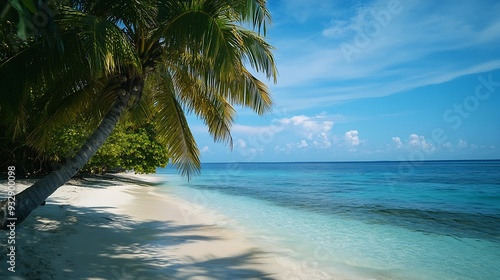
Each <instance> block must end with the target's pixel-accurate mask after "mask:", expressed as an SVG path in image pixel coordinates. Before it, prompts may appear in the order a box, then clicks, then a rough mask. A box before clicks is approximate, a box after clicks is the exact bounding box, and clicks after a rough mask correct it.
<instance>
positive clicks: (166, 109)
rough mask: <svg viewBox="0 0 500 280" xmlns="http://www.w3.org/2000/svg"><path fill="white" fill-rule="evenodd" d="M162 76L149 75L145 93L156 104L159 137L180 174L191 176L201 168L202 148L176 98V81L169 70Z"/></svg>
mask: <svg viewBox="0 0 500 280" xmlns="http://www.w3.org/2000/svg"><path fill="white" fill-rule="evenodd" d="M162 76H163V77H161V79H157V78H158V76H156V75H151V76H149V77H148V78H147V80H146V84H148V85H149V87H146V88H145V89H144V90H145V93H144V94H145V95H150V96H152V98H151V99H152V100H154V102H155V104H153V105H154V106H155V112H156V115H155V118H154V125H155V127H156V131H157V133H158V134H157V137H158V140H159V141H160V142H161V143H163V144H164V145H166V146H167V148H168V151H169V157H170V158H171V161H172V163H173V164H174V165H176V166H177V168H178V169H179V170H180V171H181V174H182V175H184V176H187V177H188V179H189V178H190V177H191V176H192V175H194V174H196V173H198V172H199V170H200V152H199V150H198V146H197V145H196V141H195V140H194V137H193V135H192V133H191V130H190V129H189V124H188V122H187V120H186V116H185V112H184V110H183V108H182V106H181V104H180V103H179V102H178V100H177V99H176V94H175V88H174V84H173V83H172V78H171V77H169V74H168V72H163V73H162Z"/></svg>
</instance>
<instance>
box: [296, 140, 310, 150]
mask: <svg viewBox="0 0 500 280" xmlns="http://www.w3.org/2000/svg"><path fill="white" fill-rule="evenodd" d="M308 146H309V144H307V141H306V140H302V141H300V143H299V144H298V147H299V148H307V147H308Z"/></svg>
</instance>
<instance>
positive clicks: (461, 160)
mask: <svg viewBox="0 0 500 280" xmlns="http://www.w3.org/2000/svg"><path fill="white" fill-rule="evenodd" d="M493 161H500V158H499V159H430V160H359V161H357V160H350V161H347V160H346V161H212V162H201V164H284V163H286V164H296V163H404V162H422V163H425V162H493Z"/></svg>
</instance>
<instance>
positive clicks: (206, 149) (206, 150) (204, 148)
mask: <svg viewBox="0 0 500 280" xmlns="http://www.w3.org/2000/svg"><path fill="white" fill-rule="evenodd" d="M200 152H202V153H208V152H210V148H209V147H208V146H205V147H203V148H201V150H200Z"/></svg>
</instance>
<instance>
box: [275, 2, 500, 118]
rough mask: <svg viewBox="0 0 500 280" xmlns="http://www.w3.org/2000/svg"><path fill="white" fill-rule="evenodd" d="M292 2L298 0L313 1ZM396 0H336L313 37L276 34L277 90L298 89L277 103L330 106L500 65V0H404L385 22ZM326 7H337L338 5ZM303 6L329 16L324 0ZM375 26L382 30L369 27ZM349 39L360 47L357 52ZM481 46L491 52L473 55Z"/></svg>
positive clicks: (305, 17) (305, 106) (445, 80)
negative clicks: (358, 0)
mask: <svg viewBox="0 0 500 280" xmlns="http://www.w3.org/2000/svg"><path fill="white" fill-rule="evenodd" d="M292 2H293V3H290V4H289V5H291V6H293V7H297V6H299V7H303V6H304V5H305V3H306V2H305V1H292ZM317 2H330V1H317ZM390 2H391V1H388V0H384V1H373V2H368V3H367V4H364V5H359V6H358V7H355V8H353V7H351V6H349V7H347V6H345V7H344V6H336V7H335V8H336V9H337V10H336V12H335V13H334V14H332V17H333V19H331V18H330V19H329V23H328V24H326V25H323V26H321V25H319V26H318V28H316V33H312V34H310V35H309V36H308V37H307V38H303V39H297V38H296V37H293V35H294V33H286V32H280V34H289V35H286V36H279V37H278V38H277V39H275V44H277V47H278V51H277V59H278V65H279V68H280V79H279V82H278V85H276V86H273V90H274V91H277V92H278V93H281V92H283V93H285V92H290V91H293V95H292V94H287V95H286V98H279V97H278V100H277V101H278V104H280V105H281V106H286V107H289V108H291V109H292V110H293V109H303V108H309V107H317V106H318V105H319V106H330V105H334V104H336V103H339V102H346V101H352V100H355V99H361V98H369V97H383V96H388V95H392V94H396V93H400V92H404V91H408V90H411V89H414V88H418V87H422V86H426V85H431V84H440V83H444V82H447V81H450V80H453V79H456V78H459V77H462V76H465V75H470V74H476V73H481V72H487V71H492V70H495V69H500V53H498V51H496V49H495V48H496V46H498V45H500V18H499V17H498V16H497V15H496V13H495V11H498V10H500V3H496V2H495V1H485V2H477V3H476V2H475V3H474V5H472V4H471V2H468V1H458V2H448V1H444V2H436V1H433V2H425V3H424V2H422V1H400V7H399V9H400V10H401V11H400V12H399V13H397V14H391V17H390V20H386V21H387V22H386V23H384V24H381V23H379V22H380V19H377V17H378V15H382V14H383V13H384V12H387V10H388V8H387V6H388V3H390ZM396 2H398V1H396ZM307 3H310V2H307ZM321 8H323V9H325V10H327V11H330V10H331V8H332V7H328V8H324V7H321ZM304 9H305V11H304V15H308V14H310V13H312V9H317V12H318V13H319V15H320V16H322V17H321V18H318V17H316V18H315V20H316V21H321V20H326V19H328V17H327V15H326V14H325V10H321V11H320V7H318V6H315V5H311V6H309V7H307V8H306V7H304ZM443 11H446V13H443ZM309 19H310V18H309V17H307V16H304V20H309ZM311 20H312V19H311ZM373 26H378V28H379V30H378V31H377V32H374V31H373V30H372V31H373V32H372V33H370V30H371V29H370V28H372V29H373V28H374V27H373ZM359 34H364V35H365V37H366V36H368V39H369V42H368V43H366V44H364V45H363V46H362V47H361V46H360V45H359V44H358V46H356V39H357V36H359ZM271 36H272V35H271ZM343 44H349V45H352V46H354V47H356V48H357V51H356V52H354V53H352V54H351V56H350V59H346V54H345V50H344V51H343V49H342V48H341V46H342V45H343ZM281 46H284V47H283V48H281ZM305 50H306V51H305ZM478 52H484V55H483V56H477V55H476V56H471V55H469V54H470V53H478ZM451 54H452V55H451ZM456 57H461V59H456ZM283 96H285V95H283ZM306 101H307V102H306Z"/></svg>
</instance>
